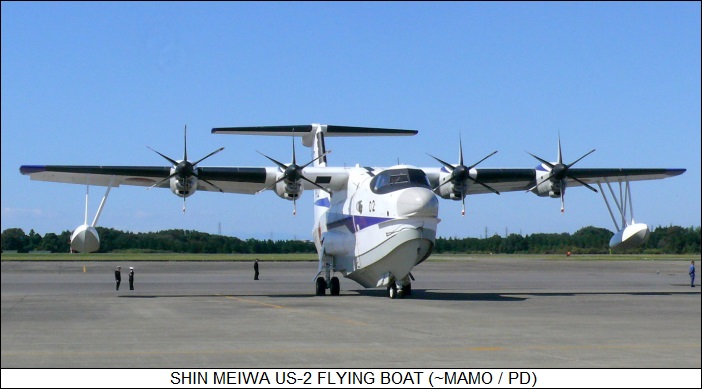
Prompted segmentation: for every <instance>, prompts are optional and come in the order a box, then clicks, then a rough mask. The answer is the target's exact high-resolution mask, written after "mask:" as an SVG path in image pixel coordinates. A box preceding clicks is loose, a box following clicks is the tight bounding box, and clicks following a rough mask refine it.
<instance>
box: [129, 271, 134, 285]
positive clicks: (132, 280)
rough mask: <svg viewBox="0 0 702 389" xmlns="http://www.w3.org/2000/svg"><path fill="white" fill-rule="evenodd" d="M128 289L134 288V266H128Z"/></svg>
mask: <svg viewBox="0 0 702 389" xmlns="http://www.w3.org/2000/svg"><path fill="white" fill-rule="evenodd" d="M129 290H134V268H133V267H130V268H129Z"/></svg>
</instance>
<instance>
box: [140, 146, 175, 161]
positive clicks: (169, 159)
mask: <svg viewBox="0 0 702 389" xmlns="http://www.w3.org/2000/svg"><path fill="white" fill-rule="evenodd" d="M146 147H148V149H149V150H151V151H153V152H154V153H156V154H158V155H160V156H162V157H163V158H165V159H166V160H167V161H168V162H170V163H171V164H172V165H173V166H176V165H177V164H178V162H176V161H174V160H173V159H171V158H168V157H166V156H165V155H163V154H161V153H159V152H158V151H156V150H154V149H152V148H151V147H149V146H146Z"/></svg>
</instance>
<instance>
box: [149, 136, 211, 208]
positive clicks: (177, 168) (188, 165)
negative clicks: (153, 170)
mask: <svg viewBox="0 0 702 389" xmlns="http://www.w3.org/2000/svg"><path fill="white" fill-rule="evenodd" d="M187 131H188V126H187V125H186V126H185V128H184V129H183V160H182V161H176V160H174V159H172V158H169V157H167V156H165V155H163V154H161V153H159V152H158V151H156V150H154V149H152V148H151V147H149V146H146V147H148V148H149V150H151V151H153V152H154V153H156V154H158V155H160V156H162V157H163V158H165V159H166V160H167V161H168V162H170V163H171V165H173V168H174V170H173V173H172V174H171V175H169V176H168V177H166V178H164V179H163V180H161V181H159V182H157V183H155V184H153V185H151V186H150V187H149V188H147V189H151V188H153V187H155V186H159V185H161V184H162V183H164V182H166V181H168V180H170V179H171V178H176V179H177V180H178V181H180V182H181V183H183V185H185V183H186V181H187V180H188V179H189V178H190V177H197V179H199V180H202V181H204V182H206V183H208V184H210V185H211V186H212V187H213V188H215V189H217V190H218V191H220V192H224V191H223V190H222V189H221V188H220V187H218V186H217V185H215V184H213V183H212V182H210V181H208V180H206V179H204V178H202V177H200V176H199V175H198V173H197V170H196V168H195V166H197V164H198V163H200V162H202V161H204V160H205V159H207V158H209V157H211V156H213V155H215V154H217V153H219V152H220V151H222V150H224V147H220V148H219V149H217V150H215V151H213V152H211V153H209V154H207V155H206V156H204V157H203V158H200V159H198V160H197V161H196V162H190V161H188V137H187V134H188V133H187ZM185 197H186V196H183V213H185Z"/></svg>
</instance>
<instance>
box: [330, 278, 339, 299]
mask: <svg viewBox="0 0 702 389" xmlns="http://www.w3.org/2000/svg"><path fill="white" fill-rule="evenodd" d="M329 283H330V285H329V294H331V295H332V296H338V295H339V292H340V291H341V285H339V278H338V277H332V279H331V281H330V282H329Z"/></svg>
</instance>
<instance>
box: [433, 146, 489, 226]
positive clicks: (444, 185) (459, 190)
mask: <svg viewBox="0 0 702 389" xmlns="http://www.w3.org/2000/svg"><path fill="white" fill-rule="evenodd" d="M495 153H497V151H493V152H492V153H490V154H489V155H488V156H487V157H485V158H483V159H481V160H480V161H478V162H476V163H474V164H472V165H470V166H466V165H464V164H463V142H462V141H461V138H458V165H456V166H453V165H451V164H450V163H448V162H445V161H442V160H440V159H439V158H436V157H435V156H433V155H431V154H428V155H429V156H430V157H432V158H434V159H435V160H437V161H438V162H439V163H441V164H442V165H444V168H445V169H446V171H448V172H449V173H448V174H442V175H441V178H440V179H439V185H438V186H436V187H434V188H433V191H434V193H437V194H438V195H439V196H441V197H442V198H444V199H451V200H461V202H462V209H461V215H462V216H465V214H466V200H465V199H466V192H467V190H468V182H469V181H471V182H473V183H475V184H478V185H482V186H483V187H485V188H486V189H488V190H489V191H491V192H493V193H495V194H498V195H499V194H500V192H498V191H496V190H495V189H493V188H492V187H490V186H488V185H486V184H484V183H482V182H480V181H478V180H477V179H475V178H473V177H471V175H470V170H471V169H473V168H474V167H476V166H478V164H479V163H481V162H483V161H484V160H486V159H488V158H490V157H492V156H493V155H494V154H495Z"/></svg>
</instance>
